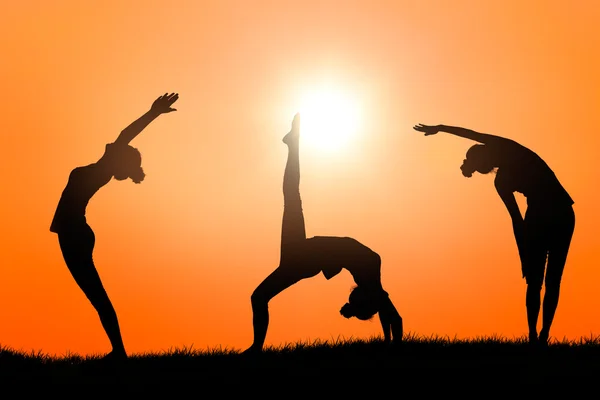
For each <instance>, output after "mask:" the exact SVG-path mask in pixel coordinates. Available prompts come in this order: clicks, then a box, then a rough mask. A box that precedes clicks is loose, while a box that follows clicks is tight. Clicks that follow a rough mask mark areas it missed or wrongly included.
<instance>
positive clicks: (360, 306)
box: [340, 286, 388, 321]
mask: <svg viewBox="0 0 600 400" xmlns="http://www.w3.org/2000/svg"><path fill="white" fill-rule="evenodd" d="M387 295H388V294H387V293H386V292H385V291H384V290H383V289H376V290H369V289H365V288H364V287H362V286H356V287H355V288H354V289H352V292H350V297H349V299H348V303H346V304H344V306H343V307H342V309H341V310H340V314H342V315H343V316H344V317H345V318H352V317H356V318H358V319H360V320H363V321H368V320H370V319H371V318H373V315H375V314H377V312H379V307H380V304H381V300H382V298H384V297H387Z"/></svg>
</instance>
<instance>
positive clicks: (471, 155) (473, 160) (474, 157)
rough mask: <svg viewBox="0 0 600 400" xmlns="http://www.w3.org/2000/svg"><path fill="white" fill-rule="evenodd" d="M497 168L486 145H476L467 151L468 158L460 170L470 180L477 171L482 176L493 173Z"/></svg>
mask: <svg viewBox="0 0 600 400" xmlns="http://www.w3.org/2000/svg"><path fill="white" fill-rule="evenodd" d="M495 167H496V165H494V161H493V159H492V154H491V152H490V149H489V147H487V146H486V145H484V144H476V145H473V146H471V148H470V149H469V150H467V155H466V158H465V159H464V160H463V163H462V165H461V166H460V170H461V171H462V174H463V175H464V176H466V177H467V178H470V177H471V176H473V172H475V171H477V172H479V173H480V174H487V173H490V172H492V171H493V170H494V168H495Z"/></svg>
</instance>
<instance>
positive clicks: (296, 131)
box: [283, 113, 300, 145]
mask: <svg viewBox="0 0 600 400" xmlns="http://www.w3.org/2000/svg"><path fill="white" fill-rule="evenodd" d="M298 140H300V113H297V114H296V115H294V120H293V121H292V129H291V130H290V131H289V132H288V134H287V135H285V136H284V137H283V143H285V144H287V145H290V144H292V143H298Z"/></svg>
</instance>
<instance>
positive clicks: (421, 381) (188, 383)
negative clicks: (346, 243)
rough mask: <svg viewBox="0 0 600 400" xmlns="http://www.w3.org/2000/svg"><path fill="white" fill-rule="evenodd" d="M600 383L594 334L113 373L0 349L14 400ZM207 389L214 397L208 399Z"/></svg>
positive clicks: (204, 360) (223, 352)
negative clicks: (538, 345)
mask: <svg viewBox="0 0 600 400" xmlns="http://www.w3.org/2000/svg"><path fill="white" fill-rule="evenodd" d="M599 379H600V337H593V336H590V337H589V338H581V339H578V340H567V339H563V340H561V341H559V340H555V339H553V340H552V341H551V343H550V345H549V346H548V347H547V348H545V349H534V348H532V347H531V346H530V345H529V344H528V343H527V339H526V338H525V337H520V338H505V337H502V336H491V337H475V338H470V339H458V338H450V337H438V336H432V337H423V336H419V335H415V334H410V333H408V334H406V335H405V340H404V342H403V343H402V344H401V345H400V346H393V347H390V346H387V345H386V344H384V343H383V342H382V341H381V339H380V338H377V337H373V338H368V339H356V338H349V339H344V338H338V339H333V340H316V341H312V342H308V341H306V342H298V343H290V344H284V345H282V346H271V347H267V348H266V349H265V351H264V352H263V354H260V355H258V356H249V355H243V354H241V351H240V350H238V349H229V348H214V349H204V350H202V349H194V348H193V347H184V348H172V349H168V350H165V351H162V352H153V353H144V354H132V355H131V356H130V359H129V360H127V362H126V363H124V364H120V365H107V364H105V363H103V362H102V360H101V357H100V355H90V356H80V355H76V354H67V355H64V356H50V355H46V354H43V353H42V352H35V351H32V352H28V353H26V352H19V351H15V350H13V349H10V348H7V347H2V348H0V382H1V383H2V385H1V386H0V387H1V388H2V389H1V390H5V388H6V387H8V386H7V385H14V386H16V387H18V388H19V389H18V390H19V393H20V395H21V396H22V395H25V394H26V392H30V391H36V392H40V391H41V392H42V393H43V394H49V393H50V392H51V391H52V390H54V389H58V390H59V393H67V392H68V391H69V390H73V391H75V390H78V391H79V392H78V393H82V392H81V391H83V393H88V392H86V391H88V390H91V391H93V392H89V393H95V394H98V391H100V390H105V389H107V390H109V391H115V390H121V391H123V390H124V391H126V392H127V393H131V394H136V393H137V394H142V393H144V394H145V393H151V394H156V393H158V392H162V391H167V392H168V393H169V394H170V395H171V396H169V398H174V397H172V395H173V394H174V393H175V392H181V393H184V392H187V391H190V390H191V391H192V392H195V393H196V394H197V395H198V396H197V397H201V396H204V397H210V398H215V397H219V398H221V397H226V398H227V397H230V396H228V395H231V396H233V395H237V394H244V395H251V394H254V393H258V394H261V395H262V394H265V393H266V392H268V391H269V390H278V391H281V390H284V392H280V396H284V395H285V396H286V397H290V396H289V395H290V394H298V393H300V392H301V391H313V390H317V389H318V390H319V391H320V392H318V393H324V391H327V390H330V391H335V392H336V393H338V394H339V393H340V391H343V390H346V391H348V392H349V393H351V394H355V395H356V394H357V392H356V391H357V390H368V393H370V395H373V393H374V391H383V392H386V393H397V394H401V393H404V392H405V391H406V390H409V389H410V390H413V389H414V390H418V391H419V392H420V393H421V394H424V393H426V392H428V391H438V390H441V391H444V392H446V393H449V392H451V391H459V392H460V393H466V392H467V391H469V390H472V391H477V390H479V389H478V388H485V390H486V392H484V393H488V394H489V393H492V394H493V393H496V394H497V393H499V392H500V391H504V390H513V389H514V388H519V389H522V388H527V387H528V388H531V389H533V390H535V391H536V392H537V393H539V391H540V390H554V389H553V388H558V387H568V388H569V389H570V390H574V389H582V388H584V387H588V385H589V387H593V386H598V384H597V383H596V381H597V380H599ZM278 388H280V389H278ZM411 388H413V389H411ZM490 389H492V390H493V392H489V390H490ZM557 390H558V389H557ZM214 391H216V393H218V395H210V396H209V394H210V393H213V392H214ZM389 391H391V392H389ZM84 397H86V396H84ZM186 397H188V396H186ZM292 397H294V396H292ZM479 397H481V396H479ZM483 397H486V398H487V397H489V396H487V395H485V396H483ZM176 398H180V397H176Z"/></svg>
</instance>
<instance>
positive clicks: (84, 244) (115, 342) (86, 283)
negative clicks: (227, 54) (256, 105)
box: [50, 93, 179, 360]
mask: <svg viewBox="0 0 600 400" xmlns="http://www.w3.org/2000/svg"><path fill="white" fill-rule="evenodd" d="M178 98H179V95H178V94H175V93H172V94H168V93H165V94H164V95H163V96H160V97H159V98H157V99H156V100H155V101H154V103H153V104H152V107H151V108H150V110H149V111H148V112H146V113H145V114H144V115H142V116H141V117H140V118H139V119H137V120H136V121H134V122H133V123H132V124H131V125H129V126H128V127H127V128H125V129H124V130H123V131H122V132H121V133H120V135H119V136H118V137H117V140H115V142H114V143H111V144H107V145H106V150H105V152H104V155H102V157H101V158H100V159H99V160H98V161H96V162H95V163H93V164H90V165H87V166H84V167H77V168H75V169H74V170H73V171H71V174H70V175H69V180H68V182H67V186H66V187H65V189H64V190H63V192H62V195H61V197H60V200H59V202H58V206H57V208H56V211H55V214H54V218H53V220H52V224H51V226H50V231H51V232H54V233H57V234H58V242H59V244H60V249H61V251H62V254H63V258H64V260H65V263H66V264H67V267H68V268H69V271H70V272H71V275H72V276H73V278H74V279H75V282H76V283H77V285H78V286H79V287H80V288H81V290H82V291H83V293H84V294H85V295H86V297H87V298H88V300H89V301H90V302H91V303H92V306H94V308H95V309H96V311H97V312H98V315H99V317H100V321H101V323H102V327H103V328H104V330H105V332H106V334H107V336H108V338H109V340H110V343H111V346H112V351H111V352H110V353H109V354H108V355H107V356H105V359H109V360H110V359H115V360H118V359H125V358H127V353H126V351H125V346H124V345H123V339H122V337H121V330H120V328H119V322H118V319H117V314H116V312H115V309H114V308H113V305H112V303H111V301H110V299H109V298H108V295H107V293H106V291H105V290H104V287H103V285H102V281H101V280H100V276H99V275H98V272H97V271H96V267H95V266H94V261H93V258H92V252H93V250H94V243H95V235H94V232H93V231H92V229H91V228H90V226H89V225H88V224H87V222H86V217H85V211H86V207H87V204H88V202H89V200H90V198H91V197H92V196H93V195H94V193H96V192H97V191H98V189H100V188H101V187H102V186H104V185H106V184H107V183H108V182H109V181H110V180H111V178H113V177H114V178H115V179H117V180H119V181H122V180H125V179H127V178H130V179H131V180H132V181H133V182H135V183H140V182H141V181H142V180H143V179H144V176H145V174H144V171H143V170H142V167H141V162H142V158H141V155H140V153H139V151H138V150H137V149H136V148H134V147H131V146H130V145H129V142H130V141H131V140H132V139H133V138H135V137H136V136H137V135H138V134H139V133H140V132H141V131H142V130H143V129H144V128H145V127H146V126H148V124H150V122H152V121H153V120H154V119H155V118H157V117H158V116H159V115H161V114H164V113H169V112H172V111H176V110H175V109H174V108H172V107H171V106H172V105H173V103H175V101H177V99H178Z"/></svg>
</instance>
